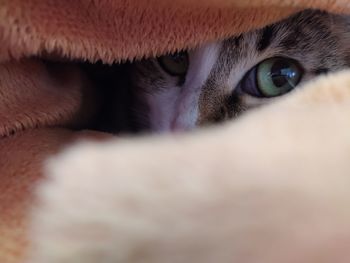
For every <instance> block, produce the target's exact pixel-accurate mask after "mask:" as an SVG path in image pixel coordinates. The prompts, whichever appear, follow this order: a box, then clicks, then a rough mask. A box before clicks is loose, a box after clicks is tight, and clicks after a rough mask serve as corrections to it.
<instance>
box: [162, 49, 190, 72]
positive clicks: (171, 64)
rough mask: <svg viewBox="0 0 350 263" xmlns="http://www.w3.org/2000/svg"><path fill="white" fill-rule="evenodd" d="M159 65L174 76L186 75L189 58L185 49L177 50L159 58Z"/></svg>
mask: <svg viewBox="0 0 350 263" xmlns="http://www.w3.org/2000/svg"><path fill="white" fill-rule="evenodd" d="M158 62H159V65H160V66H161V67H162V68H163V70H164V71H165V72H167V73H168V74H170V75H172V76H183V75H186V73H187V70H188V66H189V58H188V53H187V52H185V51H182V52H177V53H175V54H170V55H165V56H161V57H159V58H158Z"/></svg>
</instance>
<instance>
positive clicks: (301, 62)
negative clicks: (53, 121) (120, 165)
mask: <svg viewBox="0 0 350 263" xmlns="http://www.w3.org/2000/svg"><path fill="white" fill-rule="evenodd" d="M349 66H350V16H346V15H336V14H330V13H326V12H323V11H318V10H304V11H301V12H299V13H297V14H295V15H292V16H290V17H289V18H287V19H284V20H282V21H280V22H277V23H275V24H272V25H269V26H266V27H265V28H262V29H258V30H254V31H251V32H247V33H243V34H240V35H236V36H233V37H230V38H227V39H224V40H222V41H217V42H211V43H206V44H204V45H202V46H199V47H197V48H194V49H191V50H185V51H179V52H176V53H174V54H167V55H164V56H160V57H157V58H150V59H144V60H141V61H136V62H134V63H132V64H131V65H130V66H129V70H128V73H129V75H130V76H131V77H130V80H131V86H132V94H133V95H132V103H131V109H132V116H133V119H134V124H136V126H137V128H138V129H139V130H143V131H149V132H154V133H160V132H169V131H187V130H191V129H194V128H195V127H198V126H204V125H208V124H213V123H217V122H221V121H224V120H227V119H231V118H235V117H236V116H239V115H240V114H241V113H243V112H244V111H246V110H248V109H251V108H254V107H257V106H259V105H263V104H266V103H268V102H271V101H273V100H276V99H277V98H278V97H279V96H282V95H284V94H287V93H289V92H291V91H292V90H294V89H295V88H299V87H301V86H302V84H304V83H305V82H307V81H309V80H310V79H313V78H315V77H316V76H318V75H320V74H325V73H328V72H333V71H337V70H340V69H344V68H347V67H349Z"/></svg>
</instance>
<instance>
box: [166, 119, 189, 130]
mask: <svg viewBox="0 0 350 263" xmlns="http://www.w3.org/2000/svg"><path fill="white" fill-rule="evenodd" d="M192 128H193V127H192V125H191V124H190V123H186V122H184V121H182V120H181V119H178V118H175V119H174V120H173V121H172V122H171V124H170V131H171V132H185V131H189V130H191V129H192Z"/></svg>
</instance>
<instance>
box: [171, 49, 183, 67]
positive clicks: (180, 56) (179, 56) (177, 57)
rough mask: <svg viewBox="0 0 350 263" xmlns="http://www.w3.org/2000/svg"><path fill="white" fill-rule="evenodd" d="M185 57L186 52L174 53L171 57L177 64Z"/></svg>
mask: <svg viewBox="0 0 350 263" xmlns="http://www.w3.org/2000/svg"><path fill="white" fill-rule="evenodd" d="M184 58H185V54H184V53H182V52H181V53H176V54H174V55H171V59H172V60H173V61H174V62H175V63H176V64H181V63H182V62H183V60H184Z"/></svg>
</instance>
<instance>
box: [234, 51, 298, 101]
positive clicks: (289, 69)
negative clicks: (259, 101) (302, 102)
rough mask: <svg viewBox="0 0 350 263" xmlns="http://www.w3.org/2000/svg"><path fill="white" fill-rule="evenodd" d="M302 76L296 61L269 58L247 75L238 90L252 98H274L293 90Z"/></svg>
mask: <svg viewBox="0 0 350 263" xmlns="http://www.w3.org/2000/svg"><path fill="white" fill-rule="evenodd" d="M302 75H303V69H302V67H301V66H300V65H299V63H298V62H297V61H296V60H294V59H290V58H283V57H274V58H269V59H266V60H264V61H262V62H261V63H259V64H258V65H256V66H255V67H254V68H252V69H251V70H250V71H249V72H248V73H247V75H246V76H245V77H244V78H243V80H242V81H241V83H240V86H239V89H240V91H241V92H245V93H248V94H249V95H251V96H254V97H265V98H271V97H276V96H280V95H283V94H285V93H287V92H289V91H291V90H292V89H294V88H295V87H296V86H297V85H298V84H299V82H300V80H301V78H302Z"/></svg>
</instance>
